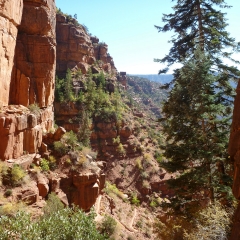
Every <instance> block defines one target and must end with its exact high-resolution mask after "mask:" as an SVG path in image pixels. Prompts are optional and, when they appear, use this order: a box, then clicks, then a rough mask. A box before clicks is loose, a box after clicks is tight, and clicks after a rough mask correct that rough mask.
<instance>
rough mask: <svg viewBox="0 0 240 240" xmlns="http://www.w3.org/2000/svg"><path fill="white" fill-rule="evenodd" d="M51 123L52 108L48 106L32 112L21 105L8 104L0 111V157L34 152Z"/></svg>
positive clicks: (12, 156)
mask: <svg viewBox="0 0 240 240" xmlns="http://www.w3.org/2000/svg"><path fill="white" fill-rule="evenodd" d="M52 125H53V110H52V107H48V108H46V109H44V110H40V112H39V114H37V115H35V114H32V113H31V112H30V111H29V110H28V108H26V107H24V106H21V105H10V106H9V107H6V108H4V110H3V111H2V113H0V139H1V144H0V159H2V160H6V159H11V158H19V157H20V156H22V155H23V154H26V153H36V152H38V148H40V146H41V144H42V135H43V132H45V131H49V130H50V129H51V128H52Z"/></svg>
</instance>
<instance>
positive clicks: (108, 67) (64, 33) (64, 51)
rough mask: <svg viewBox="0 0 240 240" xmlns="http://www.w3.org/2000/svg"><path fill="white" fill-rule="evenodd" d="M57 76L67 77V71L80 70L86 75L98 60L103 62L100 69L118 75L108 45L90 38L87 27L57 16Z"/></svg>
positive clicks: (73, 20)
mask: <svg viewBox="0 0 240 240" xmlns="http://www.w3.org/2000/svg"><path fill="white" fill-rule="evenodd" d="M56 34H57V35H56V37H57V69H56V72H57V75H58V76H59V77H65V74H66V71H67V69H71V70H77V69H80V70H81V72H82V73H83V74H86V73H87V71H88V69H89V68H93V72H94V69H95V68H94V66H93V65H94V64H97V63H96V60H101V63H100V66H98V67H100V68H101V69H102V70H103V71H105V72H108V73H114V74H115V73H116V68H115V66H114V62H113V59H112V57H111V56H110V55H109V54H108V53H107V51H108V48H107V45H105V44H104V45H102V44H99V39H98V38H96V37H90V35H89V34H88V33H87V30H86V27H84V26H82V25H80V24H78V23H77V22H76V20H75V19H70V18H69V17H67V16H64V15H63V14H57V25H56Z"/></svg>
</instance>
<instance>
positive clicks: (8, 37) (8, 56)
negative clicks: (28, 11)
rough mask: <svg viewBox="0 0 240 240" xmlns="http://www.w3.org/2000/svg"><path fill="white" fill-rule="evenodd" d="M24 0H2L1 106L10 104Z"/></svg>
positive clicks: (0, 19)
mask: <svg viewBox="0 0 240 240" xmlns="http://www.w3.org/2000/svg"><path fill="white" fill-rule="evenodd" d="M22 9H23V0H18V1H16V0H0V89H1V94H0V108H1V106H6V105H8V102H9V90H10V83H11V73H12V68H13V59H14V54H15V46H16V39H17V33H18V29H17V27H18V26H19V24H20V22H21V18H22Z"/></svg>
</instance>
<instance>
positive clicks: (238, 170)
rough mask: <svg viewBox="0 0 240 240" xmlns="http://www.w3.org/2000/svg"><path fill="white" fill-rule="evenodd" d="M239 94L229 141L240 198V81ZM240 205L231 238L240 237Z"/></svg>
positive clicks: (235, 187)
mask: <svg viewBox="0 0 240 240" xmlns="http://www.w3.org/2000/svg"><path fill="white" fill-rule="evenodd" d="M236 92H237V96H236V98H235V101H234V111H233V120H232V129H231V135H230V141H229V149H228V152H229V155H230V158H231V159H232V161H233V162H234V179H233V187H232V190H233V194H234V196H235V197H236V198H237V199H238V200H240V111H239V109H240V82H239V83H238V86H237V89H236ZM239 229H240V205H239V206H238V209H237V212H236V215H235V219H234V225H233V229H232V235H231V238H230V239H231V240H239V239H240V231H239Z"/></svg>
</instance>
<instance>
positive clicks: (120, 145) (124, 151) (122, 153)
mask: <svg viewBox="0 0 240 240" xmlns="http://www.w3.org/2000/svg"><path fill="white" fill-rule="evenodd" d="M117 152H118V153H119V154H120V155H123V156H125V155H126V150H125V149H124V147H123V145H122V144H121V143H119V145H118V147H117Z"/></svg>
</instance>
